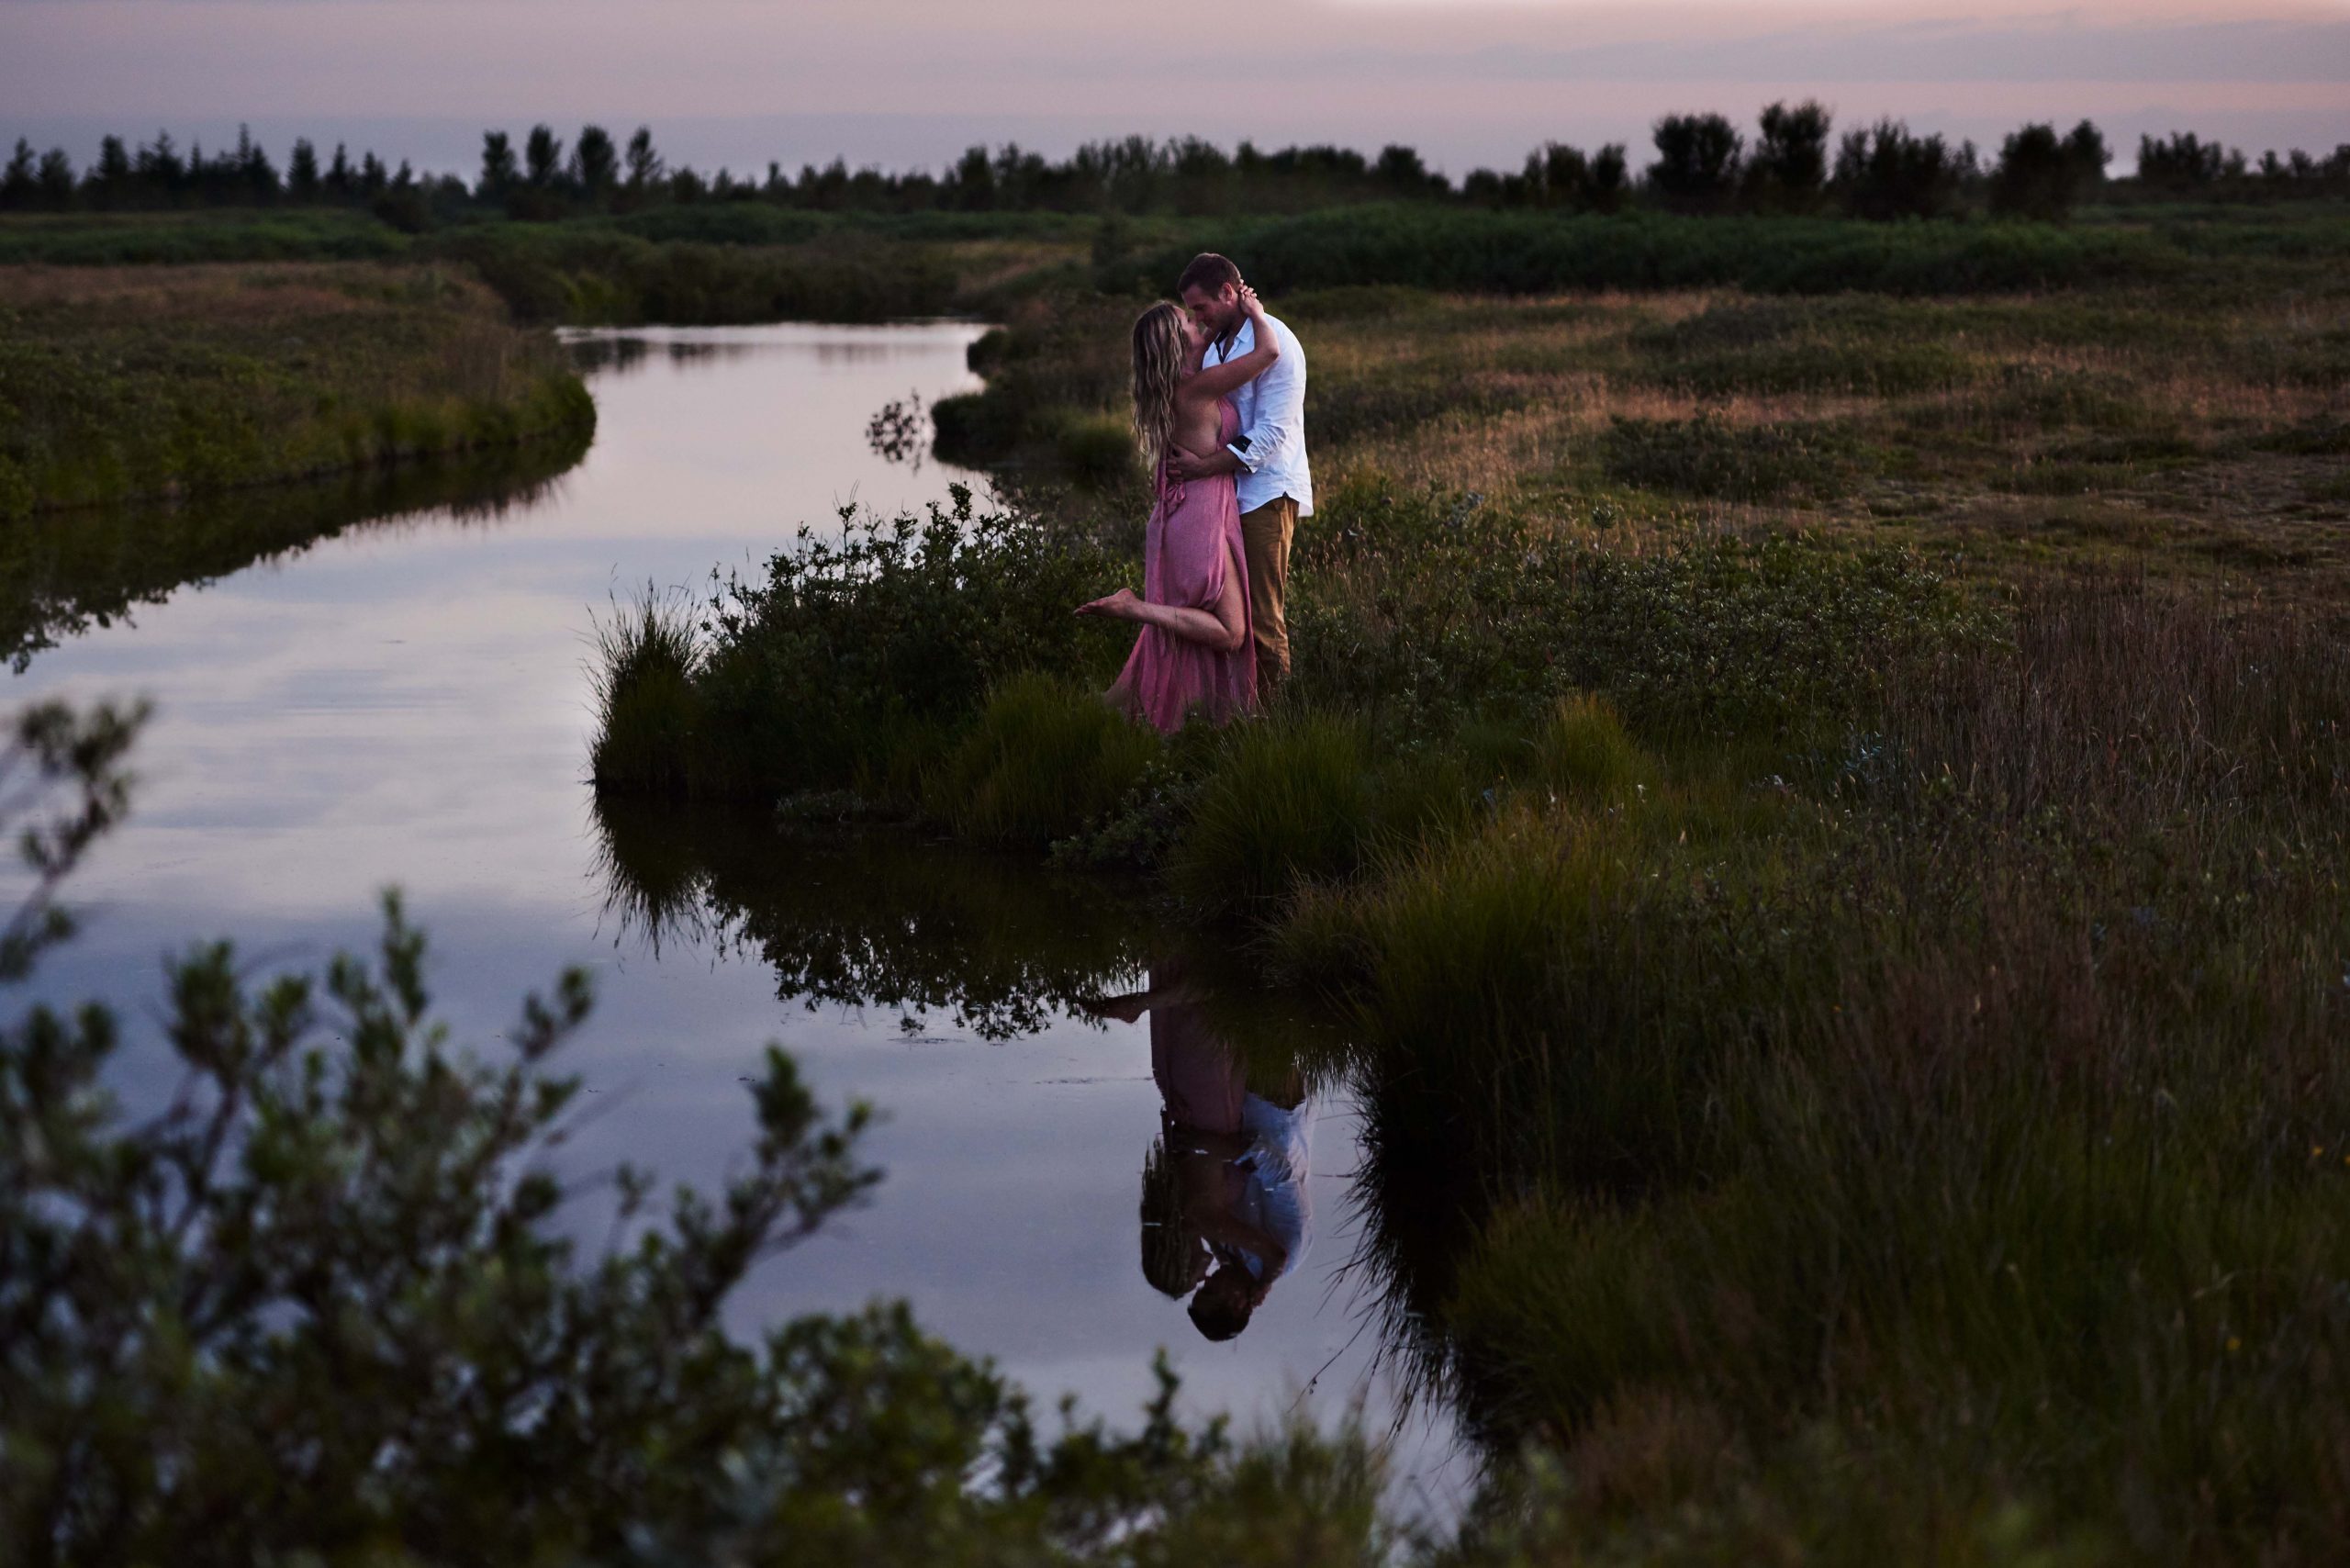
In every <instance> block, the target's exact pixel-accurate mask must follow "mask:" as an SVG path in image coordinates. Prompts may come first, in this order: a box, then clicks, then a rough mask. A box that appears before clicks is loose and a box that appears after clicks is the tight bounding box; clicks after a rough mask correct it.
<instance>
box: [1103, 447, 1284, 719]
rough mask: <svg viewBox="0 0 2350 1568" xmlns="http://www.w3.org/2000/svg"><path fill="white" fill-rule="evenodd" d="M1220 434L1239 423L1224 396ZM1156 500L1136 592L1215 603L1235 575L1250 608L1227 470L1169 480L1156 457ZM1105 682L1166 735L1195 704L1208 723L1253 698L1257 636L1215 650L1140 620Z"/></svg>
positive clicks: (1195, 605) (1249, 705) (1155, 598)
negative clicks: (1112, 681) (1121, 663)
mask: <svg viewBox="0 0 2350 1568" xmlns="http://www.w3.org/2000/svg"><path fill="white" fill-rule="evenodd" d="M1216 420H1217V431H1216V439H1217V440H1218V441H1219V442H1230V441H1231V440H1232V438H1233V437H1234V436H1236V435H1237V434H1239V432H1240V416H1239V415H1238V414H1237V413H1236V412H1235V411H1234V409H1233V407H1232V405H1231V403H1230V402H1228V401H1219V402H1218V403H1217V405H1216ZM1157 488H1158V501H1157V504H1155V505H1154V506H1153V507H1152V508H1151V510H1150V528H1149V532H1147V534H1145V536H1144V539H1143V554H1142V596H1143V598H1144V599H1147V600H1149V601H1150V602H1151V603H1153V604H1174V605H1181V606H1182V607H1183V608H1185V609H1187V610H1210V611H1213V610H1214V609H1215V606H1216V601H1217V600H1218V599H1221V598H1223V597H1224V575H1225V572H1227V571H1232V570H1237V571H1238V572H1239V574H1240V611H1241V616H1242V618H1243V621H1244V622H1245V621H1246V619H1247V617H1248V552H1247V551H1246V550H1244V549H1243V548H1242V546H1241V543H1240V501H1239V498H1238V495H1237V492H1236V491H1235V490H1234V488H1233V482H1232V476H1231V475H1229V474H1219V475H1216V476H1214V477H1213V478H1208V479H1193V480H1192V481H1191V482H1190V483H1188V484H1175V483H1170V482H1169V479H1168V477H1167V468H1166V465H1164V464H1161V465H1159V471H1158V486H1157ZM1111 689H1112V690H1113V691H1114V692H1116V693H1118V695H1119V696H1120V698H1121V699H1123V700H1124V701H1125V704H1126V706H1127V708H1128V709H1129V710H1131V711H1134V712H1136V713H1138V714H1140V715H1141V716H1142V717H1143V718H1145V719H1147V720H1148V721H1150V722H1151V724H1152V726H1153V727H1154V728H1156V729H1158V730H1160V731H1162V732H1164V733H1167V734H1173V733H1174V732H1175V731H1177V730H1180V729H1181V728H1182V727H1183V720H1184V718H1185V717H1186V716H1187V715H1189V714H1190V713H1191V712H1192V711H1193V710H1194V709H1196V710H1198V711H1200V712H1201V713H1203V714H1204V715H1205V716H1206V718H1207V720H1208V722H1210V723H1216V724H1220V723H1222V722H1225V720H1226V719H1229V718H1231V717H1232V716H1233V715H1234V714H1235V713H1247V712H1250V711H1254V710H1255V708H1256V706H1257V639H1256V637H1255V636H1254V635H1253V634H1251V633H1250V632H1249V631H1244V632H1243V633H1242V634H1241V638H1240V647H1239V649H1238V650H1237V652H1234V653H1229V654H1226V653H1219V652H1217V651H1216V650H1215V649H1214V648H1211V647H1209V646H1208V645H1207V644H1203V643H1194V642H1192V640H1191V639H1190V638H1188V637H1178V636H1176V635H1175V634H1174V633H1171V632H1162V631H1160V630H1159V629H1158V627H1156V626H1146V627H1144V628H1143V629H1142V635H1140V636H1138V637H1136V639H1135V651H1134V652H1133V653H1132V654H1131V655H1128V656H1127V659H1126V667H1125V671H1124V672H1123V673H1121V674H1120V675H1119V677H1118V680H1117V684H1116V685H1115V686H1113V687H1112V688H1111Z"/></svg>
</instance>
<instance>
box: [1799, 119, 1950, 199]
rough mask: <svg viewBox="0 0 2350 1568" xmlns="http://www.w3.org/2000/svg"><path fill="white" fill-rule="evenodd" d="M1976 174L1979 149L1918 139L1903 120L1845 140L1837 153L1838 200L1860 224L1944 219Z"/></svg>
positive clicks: (1937, 138)
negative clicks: (1859, 219)
mask: <svg viewBox="0 0 2350 1568" xmlns="http://www.w3.org/2000/svg"><path fill="white" fill-rule="evenodd" d="M1974 174H1975V147H1974V144H1973V143H1972V142H1969V143H1968V144H1967V145H1966V146H1965V147H1964V148H1953V147H1952V146H1951V145H1950V144H1949V143H1948V142H1946V141H1944V140H1942V138H1941V137H1940V136H1916V135H1912V134H1911V133H1910V130H1909V128H1908V126H1907V125H1905V124H1903V123H1901V122H1900V121H1898V120H1890V119H1885V120H1879V121H1877V123H1876V124H1875V125H1874V126H1872V127H1870V128H1869V129H1866V130H1855V131H1852V132H1849V133H1847V134H1846V136H1845V138H1844V141H1843V145H1842V146H1841V147H1839V148H1838V149H1837V151H1836V176H1835V181H1834V185H1833V188H1834V191H1835V195H1836V199H1837V200H1838V201H1840V202H1841V203H1842V204H1843V206H1844V210H1845V211H1847V212H1849V213H1851V214H1852V216H1853V217H1855V218H1871V219H1874V220H1876V221H1879V222H1883V221H1886V220H1888V219H1892V218H1940V217H1943V216H1945V215H1947V214H1949V213H1951V212H1953V211H1955V210H1956V208H1957V206H1958V199H1959V196H1960V194H1961V192H1962V191H1963V190H1964V186H1965V184H1966V181H1967V180H1968V179H1969V178H1971V177H1972V176H1973V175H1974Z"/></svg>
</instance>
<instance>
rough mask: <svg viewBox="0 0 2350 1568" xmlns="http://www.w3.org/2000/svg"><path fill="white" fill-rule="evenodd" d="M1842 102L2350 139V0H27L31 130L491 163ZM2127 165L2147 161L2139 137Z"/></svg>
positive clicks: (1461, 161)
mask: <svg viewBox="0 0 2350 1568" xmlns="http://www.w3.org/2000/svg"><path fill="white" fill-rule="evenodd" d="M1809 95H1817V96H1818V97H1820V98H1822V99H1823V100H1825V101H1826V102H1827V103H1829V104H1830V106H1832V107H1833V108H1835V109H1836V111H1837V112H1838V115H1839V118H1840V119H1841V121H1842V122H1844V123H1846V124H1851V123H1853V122H1856V121H1858V120H1861V119H1864V118H1874V117H1876V116H1878V115H1882V114H1895V115H1898V116H1901V117H1904V118H1908V120H1909V121H1910V122H1911V123H1912V124H1913V125H1915V126H1917V127H1918V128H1919V129H1936V130H1942V131H1946V132H1949V133H1951V134H1953V136H1964V137H1972V138H1974V139H1975V140H1978V141H1982V142H1985V143H1988V144H1996V143H1997V140H1998V138H1999V137H2000V136H2001V135H2003V134H2004V133H2005V132H2006V131H2008V130H2009V129H2013V128H2014V127H2015V126H2016V125H2017V124H2019V123H2020V122H2022V121H2024V120H2026V119H2055V120H2061V121H2065V122H2066V123H2069V122H2070V121H2071V120H2073V119H2076V118H2080V117H2083V116H2087V117H2089V118H2095V119H2096V120H2098V122H2099V123H2100V124H2101V125H2103V126H2104V127H2105V128H2106V129H2107V131H2108V133H2109V138H2110V140H2113V141H2114V142H2115V143H2116V144H2117V145H2118V146H2120V147H2121V148H2123V149H2124V150H2125V151H2126V150H2127V149H2128V148H2129V147H2132V146H2134V144H2135V140H2136V138H2137V136H2138V134H2139V133H2140V132H2141V131H2145V130H2153V131H2157V132H2159V131H2164V130H2168V129H2194V130H2198V131H2200V132H2202V133H2204V134H2206V135H2213V136H2218V137H2221V138H2222V139H2224V140H2228V141H2230V142H2232V143H2235V144H2240V145H2242V146H2244V147H2246V148H2248V149H2250V150H2252V151H2255V152H2257V151H2260V150H2261V149H2264V148H2266V147H2271V146H2275V147H2279V148H2283V147H2291V146H2305V147H2309V148H2312V149H2322V150H2330V149H2332V148H2333V146H2335V145H2336V144H2338V143H2341V142H2345V141H2350V0H2333V3H2329V4H2309V3H2306V0H2234V3H2233V4H2208V3H2207V4H2200V5H2197V4H2169V3H2167V0H2152V3H2149V4H2138V5H2129V6H2121V5H2110V4H2087V5H2069V6H2058V5H2053V4H2046V3H2041V4H2031V3H2026V0H1974V3H1971V4H1965V5H1959V4H1954V3H1952V0H1878V3H1875V4H1857V3H1852V0H1808V3H1793V0H1745V3H1739V4H1732V3H1722V0H1714V3H1710V4H1707V3H1690V4H1676V3H1673V0H1665V3H1651V4H1647V5H1641V6H1623V5H1617V4H1604V3H1594V0H1192V3H1189V4H1185V5H1181V6H1145V5H1136V4H1127V3H1125V0H994V3H990V4H973V3H971V0H756V3H753V0H658V3H657V4H656V3H654V0H631V3H626V4H622V3H620V0H0V139H6V140H14V139H15V138H17V137H18V136H28V137H30V138H32V139H33V140H35V141H36V142H37V143H39V144H40V145H43V146H46V145H48V144H50V143H52V142H55V143H61V144H62V145H64V146H65V147H66V148H67V149H68V150H69V151H73V153H74V154H75V155H76V157H77V158H85V157H87V156H88V154H89V152H90V151H93V150H95V145H96V140H97V137H98V136H99V134H100V133H101V132H102V131H104V130H107V129H116V130H121V131H124V132H126V133H129V134H134V135H138V136H142V137H143V136H146V135H151V133H152V132H153V130H154V129H156V128H158V127H168V128H170V129H172V130H173V132H174V134H176V135H177V136H178V137H179V138H180V140H182V141H183V142H185V140H188V139H189V138H190V137H191V136H198V137H202V138H204V139H206V140H216V139H218V138H221V137H224V136H233V135H234V133H235V128H236V126H237V123H238V122H239V121H240V120H244V121H250V122H251V123H252V127H253V129H254V130H255V132H256V134H258V135H259V136H260V137H261V138H262V139H263V141H264V142H265V143H266V144H269V145H271V146H273V147H274V148H276V149H278V150H279V151H280V152H281V154H282V150H283V146H284V144H285V143H286V142H288V141H290V140H291V139H292V138H293V137H294V136H296V135H297V134H307V135H309V136H310V137H312V138H313V139H314V140H319V141H322V142H331V141H334V140H350V141H351V142H352V143H353V146H354V148H355V147H358V146H362V145H365V146H373V147H375V149H377V150H378V151H382V152H384V153H385V154H386V156H388V157H390V158H392V159H394V160H397V159H399V158H402V157H407V158H411V159H414V160H415V161H416V162H417V163H418V164H419V165H420V166H421V167H425V168H432V169H441V168H453V169H460V170H466V171H470V169H471V168H472V166H473V163H474V160H475V150H476V146H477V143H478V140H479V134H480V131H481V129H482V128H484V127H485V126H491V125H498V126H508V127H513V128H516V129H520V128H523V127H526V126H527V125H528V124H529V123H530V122H531V121H532V120H535V119H546V120H550V121H552V122H553V123H554V125H555V126H556V127H557V129H559V130H561V131H563V132H564V133H565V135H566V136H568V135H569V134H570V132H571V131H572V130H574V129H576V127H577V125H578V124H579V123H580V122H581V121H583V120H588V119H593V120H596V121H598V122H599V123H602V124H605V125H607V126H609V127H610V128H611V129H615V130H616V131H619V132H621V133H622V134H625V132H626V131H627V130H628V129H632V128H633V127H634V126H636V125H638V124H640V123H649V124H651V125H652V126H653V128H654V129H655V134H656V136H657V138H658V140H659V141H660V143H661V145H662V147H663V149H664V151H666V152H667V153H668V154H669V155H670V157H671V158H672V159H673V160H677V159H685V160H690V161H692V162H696V163H698V164H702V165H705V166H715V165H717V164H719V163H730V164H732V165H733V166H734V167H735V168H736V169H737V170H749V169H754V168H759V167H763V166H764V165H765V163H766V162H767V160H769V159H771V158H772V159H778V160H781V161H782V162H785V163H786V164H787V165H797V164H798V163H800V162H806V161H815V162H825V161H829V160H830V159H831V158H832V157H833V156H834V155H835V154H839V155H845V156H846V157H847V158H848V159H849V161H850V162H853V163H865V162H874V163H880V164H883V165H887V166H892V167H904V166H910V165H920V166H936V165H939V164H942V163H944V162H947V161H949V160H950V159H951V158H952V156H953V154H954V153H955V152H956V151H957V150H959V149H960V148H961V147H962V146H964V145H966V144H968V143H969V142H971V141H974V140H986V141H990V142H997V141H1002V140H1020V141H1022V142H1024V143H1026V144H1030V145H1034V146H1037V147H1040V148H1042V149H1044V150H1045V151H1051V152H1055V153H1060V152H1065V151H1068V149H1069V147H1070V146H1071V145H1073V144H1074V143H1075V142H1077V141H1079V140H1083V139H1086V138H1090V137H1096V136H1104V135H1114V134H1123V133H1125V132H1127V131H1142V132H1146V133H1148V134H1152V135H1169V134H1179V133H1196V134H1199V135H1203V136H1206V137H1209V138H1211V139H1214V140H1218V141H1222V142H1225V143H1230V142H1232V141H1236V140H1239V139H1240V138H1243V137H1252V138H1254V139H1256V140H1258V141H1259V143H1260V144H1270V145H1279V144H1285V143H1287V142H1290V141H1293V140H1335V141H1338V142H1342V143H1347V144H1349V145H1355V146H1360V147H1364V148H1366V149H1375V148H1376V147H1377V146H1378V145H1379V144H1380V143H1382V142H1384V141H1389V140H1401V141H1407V142H1411V143H1414V144H1416V145H1417V146H1418V147H1419V148H1420V149H1421V150H1422V151H1424V152H1425V153H1427V156H1428V157H1429V159H1430V161H1431V162H1435V163H1437V164H1438V165H1439V166H1441V167H1444V168H1446V169H1448V170H1449V171H1450V172H1451V173H1453V174H1460V173H1462V172H1465V171H1466V170H1467V169H1468V168H1470V167H1472V166H1474V165H1476V164H1480V163H1487V164H1497V165H1505V166H1515V165H1516V163H1517V162H1519V161H1520V160H1521V159H1522V158H1523V156H1524V154H1525V152H1526V150H1527V148H1528V147H1530V146H1532V145H1534V144H1536V143H1538V142H1540V141H1542V140H1548V139H1559V140H1571V141H1576V142H1583V143H1595V142H1599V141H1605V140H1622V141H1627V142H1630V143H1632V144H1633V145H1634V147H1635V149H1636V150H1637V149H1641V148H1644V147H1645V145H1646V142H1647V128H1648V125H1649V122H1650V121H1651V119H1653V118H1655V117H1656V116H1657V115H1659V114H1661V113H1664V112H1667V111H1671V110H1675V109H1688V108H1718V109H1720V110H1722V111H1724V112H1725V113H1728V114H1729V115H1731V116H1732V117H1733V118H1736V119H1738V120H1740V122H1742V123H1743V122H1751V118H1752V117H1753V114H1754V111H1755V110H1756V109H1758V108H1759V107H1761V106H1762V105H1764V104H1766V103H1769V102H1771V101H1772V100H1774V99H1775V98H1780V97H1789V96H1809ZM2125 161H2126V160H2125Z"/></svg>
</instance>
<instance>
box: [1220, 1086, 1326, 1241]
mask: <svg viewBox="0 0 2350 1568" xmlns="http://www.w3.org/2000/svg"><path fill="white" fill-rule="evenodd" d="M1313 1128H1314V1101H1313V1099H1312V1097H1310V1096H1309V1097H1308V1098H1306V1099H1304V1100H1303V1101H1301V1102H1299V1103H1298V1106H1297V1109H1295V1110H1293V1111H1284V1110H1282V1109H1281V1107H1280V1106H1279V1105H1276V1104H1274V1103H1272V1102H1271V1101H1270V1100H1267V1099H1265V1098H1263V1097H1262V1096H1260V1095H1256V1094H1251V1095H1249V1096H1248V1099H1247V1100H1246V1101H1244V1102H1242V1103H1241V1106H1240V1130H1241V1131H1242V1132H1244V1133H1246V1134H1248V1138H1249V1140H1250V1141H1249V1148H1248V1153H1247V1154H1244V1155H1242V1156H1241V1157H1240V1160H1239V1163H1240V1165H1241V1166H1242V1167H1243V1168H1244V1169H1245V1170H1247V1171H1248V1187H1247V1189H1246V1190H1245V1191H1244V1192H1243V1193H1241V1195H1240V1202H1239V1203H1238V1204H1235V1205H1234V1212H1235V1214H1236V1215H1237V1216H1238V1217H1239V1218H1241V1219H1244V1220H1247V1221H1248V1223H1249V1224H1250V1225H1253V1226H1256V1227H1257V1228H1258V1229H1259V1230H1261V1231H1263V1232H1265V1234H1267V1235H1268V1236H1270V1237H1271V1238H1273V1239H1274V1240H1276V1241H1278V1242H1280V1243H1281V1249H1282V1250H1283V1251H1285V1252H1287V1253H1288V1254H1289V1256H1288V1259H1287V1260H1285V1261H1284V1262H1283V1263H1282V1264H1281V1269H1280V1271H1279V1272H1277V1273H1276V1274H1275V1275H1274V1276H1273V1277H1274V1278H1275V1279H1279V1278H1281V1275H1282V1274H1287V1273H1290V1272H1292V1271H1294V1270H1295V1269H1296V1268H1297V1264H1298V1260H1299V1259H1301V1258H1303V1257H1304V1256H1305V1244H1306V1242H1307V1241H1308V1240H1309V1239H1311V1238H1310V1237H1309V1235H1308V1227H1309V1225H1310V1223H1311V1221H1312V1220H1313V1218H1314V1211H1313V1207H1312V1205H1311V1203H1310V1201H1309V1200H1308V1198H1307V1196H1306V1185H1305V1177H1306V1169H1307V1167H1306V1159H1307V1154H1308V1144H1309V1142H1310V1135H1311V1134H1312V1132H1313ZM1243 1256H1244V1258H1246V1260H1247V1262H1248V1271H1249V1272H1250V1273H1252V1274H1254V1275H1256V1276H1257V1277H1258V1278H1259V1279H1262V1278H1263V1277H1264V1274H1265V1264H1264V1260H1262V1259H1260V1258H1254V1257H1247V1255H1246V1254H1243Z"/></svg>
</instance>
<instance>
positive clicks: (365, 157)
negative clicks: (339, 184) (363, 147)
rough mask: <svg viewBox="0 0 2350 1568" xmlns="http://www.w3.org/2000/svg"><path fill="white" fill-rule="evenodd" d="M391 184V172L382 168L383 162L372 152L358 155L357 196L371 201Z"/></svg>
mask: <svg viewBox="0 0 2350 1568" xmlns="http://www.w3.org/2000/svg"><path fill="white" fill-rule="evenodd" d="M391 183H392V176H391V171H389V170H387V169H386V168H385V167H384V161H383V160H382V159H381V158H378V157H376V156H375V154H374V153H373V152H365V153H362V154H361V155H360V158H359V194H360V195H361V196H365V197H367V198H368V199H369V200H371V201H372V200H374V199H375V197H376V196H381V195H383V194H384V187H385V186H386V185H390V184H391Z"/></svg>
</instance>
